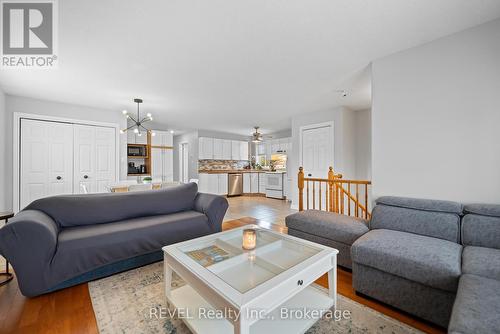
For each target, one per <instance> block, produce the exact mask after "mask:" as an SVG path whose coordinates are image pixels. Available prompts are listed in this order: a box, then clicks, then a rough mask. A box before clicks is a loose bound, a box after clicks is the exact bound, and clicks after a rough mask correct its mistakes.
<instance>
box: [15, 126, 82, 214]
mask: <svg viewBox="0 0 500 334" xmlns="http://www.w3.org/2000/svg"><path fill="white" fill-rule="evenodd" d="M72 142H73V126H72V124H66V123H57V122H46V121H37V120H28V119H22V120H21V147H20V150H21V152H20V158H21V159H20V168H21V177H20V209H23V208H24V207H25V206H26V205H28V204H30V203H31V202H32V201H34V200H37V199H39V198H43V197H47V196H53V195H61V194H71V193H72V192H73V146H72Z"/></svg>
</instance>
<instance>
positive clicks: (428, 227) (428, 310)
mask: <svg viewBox="0 0 500 334" xmlns="http://www.w3.org/2000/svg"><path fill="white" fill-rule="evenodd" d="M464 214H465V216H464ZM286 224H287V226H288V227H289V231H290V233H291V234H293V235H296V236H299V237H303V238H305V239H309V240H313V241H316V242H322V243H325V244H327V245H330V246H332V247H335V248H338V249H339V251H340V253H339V259H340V260H339V262H338V263H339V264H341V265H343V266H344V267H348V268H352V272H353V287H354V289H355V290H356V291H357V292H359V293H362V294H364V295H367V296H370V297H372V298H375V299H377V300H380V301H382V302H384V303H387V304H389V305H392V306H395V307H397V308H399V309H401V310H403V311H406V312H408V313H411V314H414V315H416V316H418V317H420V318H423V319H426V320H428V321H431V322H433V323H436V324H438V325H440V326H443V327H448V328H449V331H450V333H457V334H458V333H500V320H499V319H500V316H499V314H500V205H468V206H465V207H463V206H462V205H461V204H459V203H455V202H449V201H435V200H422V199H411V198H402V197H381V198H379V199H377V201H376V206H375V207H374V209H373V212H372V218H371V220H370V221H369V222H365V221H362V220H360V219H355V218H350V217H346V216H342V217H340V216H339V215H337V214H333V213H326V212H323V213H319V212H317V211H312V212H307V211H303V212H299V213H297V214H294V215H291V216H289V217H287V219H286ZM318 226H321V228H318ZM363 226H366V230H364V229H363ZM297 231H298V232H297ZM346 232H349V233H351V236H354V235H353V234H358V236H357V237H356V238H355V240H352V238H346ZM336 246H337V247H336ZM338 246H340V247H338ZM342 253H344V254H342ZM346 253H350V254H346ZM349 255H350V256H349ZM351 261H352V262H351ZM450 318H451V320H450Z"/></svg>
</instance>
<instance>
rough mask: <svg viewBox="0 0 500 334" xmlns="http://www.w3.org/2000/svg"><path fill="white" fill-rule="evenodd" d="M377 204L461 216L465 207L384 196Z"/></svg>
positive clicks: (455, 204) (456, 204)
mask: <svg viewBox="0 0 500 334" xmlns="http://www.w3.org/2000/svg"><path fill="white" fill-rule="evenodd" d="M375 202H376V203H377V204H383V205H389V206H396V207H399V208H407V209H415V210H422V211H433V212H448V213H455V214H457V215H460V214H461V213H462V211H463V206H462V204H460V203H457V202H450V201H440V200H434V199H420V198H410V197H396V196H382V197H379V198H377V200H376V201H375Z"/></svg>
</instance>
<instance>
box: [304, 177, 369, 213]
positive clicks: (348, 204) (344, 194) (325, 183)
mask: <svg viewBox="0 0 500 334" xmlns="http://www.w3.org/2000/svg"><path fill="white" fill-rule="evenodd" d="M311 184H312V187H311V186H310V185H311ZM316 184H317V185H318V187H316ZM371 184H372V183H371V181H365V180H344V179H342V174H335V173H334V171H333V167H330V168H329V171H328V178H327V179H320V178H310V177H304V169H303V168H302V167H300V168H299V174H298V186H299V211H303V210H304V204H305V209H307V210H309V209H313V210H316V209H318V210H325V211H329V212H335V213H339V214H342V215H348V216H354V217H362V218H365V219H370V217H371V214H370V212H369V209H368V203H369V202H368V188H369V186H370V185H371ZM353 188H354V189H353ZM304 189H305V195H306V200H305V203H304ZM311 192H312V196H311ZM360 192H361V196H360ZM310 198H312V201H310ZM311 202H312V204H311Z"/></svg>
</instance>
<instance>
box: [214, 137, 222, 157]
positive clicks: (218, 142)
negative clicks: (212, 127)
mask: <svg viewBox="0 0 500 334" xmlns="http://www.w3.org/2000/svg"><path fill="white" fill-rule="evenodd" d="M222 151H223V141H222V139H216V138H214V159H215V160H222V159H223V157H222Z"/></svg>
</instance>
